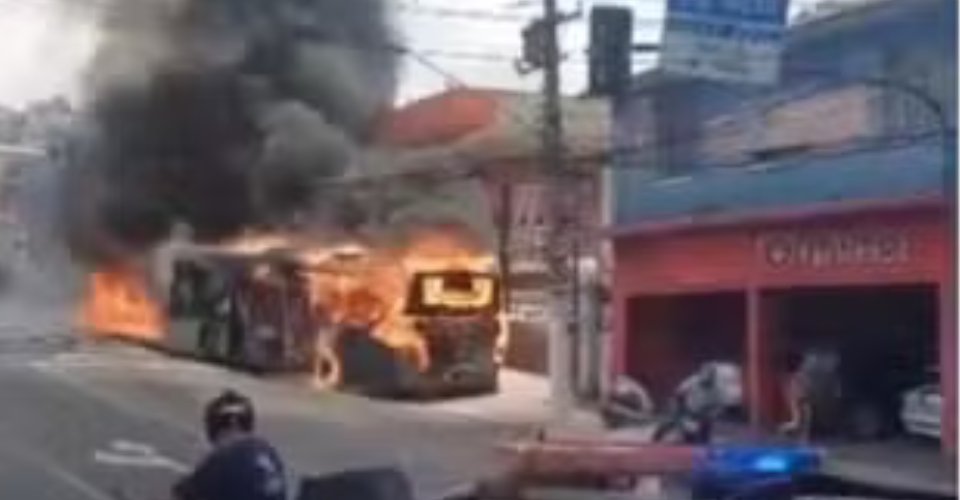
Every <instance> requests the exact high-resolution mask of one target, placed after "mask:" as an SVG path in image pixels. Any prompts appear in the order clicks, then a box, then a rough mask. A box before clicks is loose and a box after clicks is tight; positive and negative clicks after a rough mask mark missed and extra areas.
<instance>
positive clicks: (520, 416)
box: [427, 370, 957, 494]
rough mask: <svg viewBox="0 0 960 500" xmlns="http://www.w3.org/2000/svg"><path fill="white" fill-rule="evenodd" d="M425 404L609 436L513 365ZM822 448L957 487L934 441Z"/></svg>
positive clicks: (872, 473) (902, 476) (885, 479)
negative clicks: (486, 388)
mask: <svg viewBox="0 0 960 500" xmlns="http://www.w3.org/2000/svg"><path fill="white" fill-rule="evenodd" d="M427 405H428V407H429V408H430V409H431V410H437V411H442V412H448V413H450V414H452V415H456V416H458V417H464V418H471V419H478V420H484V421H489V422H495V423H498V424H507V425H517V426H530V427H537V428H542V429H545V430H546V431H547V433H548V434H549V435H552V436H557V437H579V438H593V437H597V438H599V437H602V436H607V437H611V433H610V432H609V431H606V430H605V429H604V428H603V425H602V423H601V422H600V419H599V418H598V417H597V416H596V414H595V413H594V412H593V411H591V410H588V409H573V410H571V411H569V412H567V413H566V415H563V416H559V415H558V414H557V412H556V411H555V408H554V407H553V406H552V405H551V404H550V386H549V381H548V380H547V378H546V377H543V376H537V375H531V374H526V373H522V372H516V371H511V370H504V371H503V372H502V374H501V390H500V391H499V392H498V393H497V394H491V395H487V396H481V397H475V398H466V399H457V400H451V401H440V402H436V403H427ZM719 432H720V434H721V435H720V436H719V437H718V440H719V441H721V442H723V441H726V442H733V443H738V442H739V443H768V444H777V443H779V444H787V443H785V442H784V441H783V440H782V439H778V438H776V437H774V436H770V435H756V434H755V433H752V432H750V431H749V429H747V428H746V427H744V426H742V425H736V426H724V427H723V428H722V429H721V430H719ZM621 433H622V434H623V436H624V437H625V438H627V439H637V440H640V441H643V440H644V437H645V436H644V433H643V431H642V430H639V431H638V430H637V429H632V430H625V431H621ZM615 434H616V433H615ZM815 446H816V445H815ZM823 448H824V449H825V450H826V452H827V460H826V464H825V468H826V470H827V471H829V472H832V473H834V474H836V475H838V476H840V477H844V478H847V479H851V480H861V481H866V482H870V483H873V484H881V485H889V486H899V487H904V488H918V489H925V490H928V491H931V492H939V493H947V494H952V493H954V492H956V491H957V477H956V473H955V471H956V462H955V461H952V460H950V459H948V458H946V457H944V456H943V455H942V454H941V453H940V451H939V449H938V448H937V446H936V444H935V443H926V442H922V441H919V440H910V439H899V440H890V441H883V442H864V443H843V444H828V445H825V446H823Z"/></svg>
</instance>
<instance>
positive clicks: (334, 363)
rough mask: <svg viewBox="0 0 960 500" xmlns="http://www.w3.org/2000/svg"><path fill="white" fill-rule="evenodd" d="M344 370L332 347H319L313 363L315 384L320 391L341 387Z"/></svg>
mask: <svg viewBox="0 0 960 500" xmlns="http://www.w3.org/2000/svg"><path fill="white" fill-rule="evenodd" d="M341 376H342V370H341V366H340V359H339V358H338V357H337V354H336V353H335V352H333V349H332V348H331V347H330V346H327V345H322V346H318V347H317V353H316V357H315V358H314V361H313V383H314V385H315V386H316V387H317V388H319V389H324V390H327V389H333V388H335V387H337V386H338V385H340V379H341Z"/></svg>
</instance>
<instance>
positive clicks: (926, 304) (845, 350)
mask: <svg viewBox="0 0 960 500" xmlns="http://www.w3.org/2000/svg"><path fill="white" fill-rule="evenodd" d="M778 295H779V299H780V300H779V302H780V304H781V316H780V317H781V324H780V325H779V329H780V331H781V352H782V354H783V355H784V356H785V357H786V361H787V365H786V366H789V365H795V364H796V362H797V358H799V357H800V355H801V354H802V353H803V352H805V351H808V350H810V349H814V348H816V349H829V350H832V351H834V352H836V353H837V354H838V355H839V358H840V370H839V374H840V383H841V385H842V401H841V402H840V403H841V407H842V411H841V412H838V416H837V419H838V420H837V421H836V422H833V424H832V425H833V428H832V429H831V430H833V431H834V432H837V433H841V434H845V435H850V434H852V435H854V436H856V437H861V438H873V437H881V436H888V435H890V434H894V433H898V432H901V431H903V425H902V422H901V413H902V409H903V408H902V400H903V396H904V394H905V393H906V392H909V391H911V390H914V389H916V388H918V387H920V386H922V385H924V384H933V385H934V386H935V385H936V381H935V380H930V378H931V377H935V376H936V375H935V373H936V372H935V367H936V366H937V362H938V360H937V331H938V330H937V326H938V325H937V294H936V288H935V287H934V286H895V287H894V286H891V287H843V288H824V289H804V290H797V291H789V292H782V294H778ZM934 413H935V412H934Z"/></svg>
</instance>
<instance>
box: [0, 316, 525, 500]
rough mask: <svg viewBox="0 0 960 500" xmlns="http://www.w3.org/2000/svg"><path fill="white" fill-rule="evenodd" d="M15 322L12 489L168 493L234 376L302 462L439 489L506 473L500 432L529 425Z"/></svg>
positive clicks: (8, 482) (8, 494) (6, 401)
mask: <svg viewBox="0 0 960 500" xmlns="http://www.w3.org/2000/svg"><path fill="white" fill-rule="evenodd" d="M0 312H2V311H0ZM0 326H4V325H0ZM7 326H8V328H0V401H3V403H2V410H0V415H2V417H0V497H2V498H30V499H31V500H47V499H49V500H69V499H77V500H107V499H110V500H114V499H117V498H129V499H137V500H141V499H142V500H153V499H157V500H160V499H165V498H168V495H167V492H168V489H169V486H170V484H171V483H172V482H173V481H174V480H175V478H176V477H177V476H178V475H179V474H181V473H182V472H183V471H185V470H187V468H188V467H189V466H190V465H191V464H193V463H194V462H195V461H196V460H197V459H198V458H199V457H200V456H202V454H203V452H204V446H205V443H204V441H203V439H202V437H201V434H200V432H201V430H200V411H201V408H202V405H203V403H204V402H205V401H206V400H208V399H209V398H210V397H212V396H214V395H216V394H217V393H219V392H220V391H221V390H222V389H224V388H228V387H230V388H234V389H237V390H239V391H242V392H243V393H245V394H247V395H249V396H250V397H251V398H252V399H253V400H254V402H255V404H257V406H258V410H259V414H258V418H259V427H260V429H261V430H262V433H263V434H265V435H266V436H267V437H268V438H269V439H270V440H272V441H273V442H274V443H275V444H276V445H277V447H278V448H279V449H280V451H281V453H282V454H283V456H284V457H285V459H286V460H287V463H288V466H289V467H290V468H291V469H292V470H291V472H292V473H293V474H296V475H302V474H319V473H325V472H332V471H338V470H343V469H347V468H352V467H365V466H385V465H387V466H391V465H392V466H399V467H401V468H402V469H403V470H404V471H405V472H406V473H408V474H409V475H410V477H411V479H412V480H413V482H414V486H415V488H416V490H417V493H418V497H419V498H425V499H427V498H434V497H436V496H439V495H441V494H442V493H443V492H445V491H448V490H449V489H451V488H454V487H456V486H459V485H462V484H463V483H464V482H466V481H470V480H472V479H475V478H477V477H479V476H480V475H481V474H484V473H487V472H490V471H492V470H493V469H492V467H494V460H492V455H493V453H494V450H493V444H494V443H496V442H498V440H501V439H508V438H510V437H511V436H517V435H519V434H520V433H523V432H529V427H528V426H526V425H520V424H518V423H517V422H518V420H517V419H507V421H502V420H501V421H497V420H495V419H486V418H483V415H482V414H481V413H477V412H473V413H472V414H470V413H464V411H462V410H463V409H464V408H465V405H467V406H469V405H468V404H467V403H464V402H453V403H439V404H433V405H431V404H428V405H416V404H412V403H397V402H389V401H371V400H367V399H363V398H358V397H354V396H350V395H344V394H336V393H320V392H317V391H315V390H312V389H310V388H309V387H308V386H307V385H306V384H302V383H292V382H294V381H289V380H287V381H278V380H267V379H258V378H255V377H251V376H248V375H244V374H239V373H233V372H229V371H226V370H223V369H220V368H216V367H210V366H205V365H201V364H197V363H193V362H189V361H183V360H176V359H170V358H166V357H164V356H162V355H159V354H156V353H153V352H149V351H146V350H142V349H138V348H133V347H129V346H123V345H115V344H114V345H104V344H101V345H89V344H80V345H76V346H72V347H71V346H70V339H71V337H70V336H69V334H68V333H58V332H39V331H37V329H26V330H24V329H22V327H21V329H18V328H14V327H9V325H7ZM14 494H15V495H14Z"/></svg>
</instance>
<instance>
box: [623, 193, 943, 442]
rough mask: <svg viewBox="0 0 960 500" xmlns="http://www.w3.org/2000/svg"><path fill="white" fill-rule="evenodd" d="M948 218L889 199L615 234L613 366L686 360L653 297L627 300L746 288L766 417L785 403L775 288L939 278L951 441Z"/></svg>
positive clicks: (751, 375)
mask: <svg viewBox="0 0 960 500" xmlns="http://www.w3.org/2000/svg"><path fill="white" fill-rule="evenodd" d="M947 219H948V218H947V214H946V212H945V210H944V208H943V207H942V206H936V205H931V206H929V207H914V208H903V207H899V208H893V207H891V208H890V209H889V210H877V209H876V208H874V209H871V210H865V211H860V212H850V213H846V214H836V213H834V214H831V213H820V214H817V213H809V214H804V215H803V216H802V217H801V216H797V217H793V218H779V219H769V220H755V221H741V222H740V223H739V224H734V225H726V226H717V227H701V228H692V227H677V228H673V229H672V230H670V231H663V232H656V231H651V232H646V233H639V234H633V235H631V236H624V237H622V238H618V239H616V240H615V242H614V252H615V256H616V264H617V267H616V272H615V273H614V293H613V296H614V310H615V311H616V313H615V314H616V320H615V325H616V330H615V332H614V336H613V346H612V350H613V352H614V353H615V357H614V360H613V361H614V365H613V366H614V370H615V372H616V373H631V372H633V371H636V370H637V367H638V366H643V367H644V370H647V372H649V370H653V372H655V373H657V374H666V375H670V376H675V375H676V374H677V370H678V369H679V368H678V367H680V366H687V365H689V364H690V363H689V362H690V359H689V353H678V352H677V351H676V346H672V347H671V345H672V344H671V345H668V344H665V343H664V342H665V341H664V340H663V338H662V336H660V337H658V336H657V335H656V334H655V333H656V331H657V329H658V328H660V325H662V323H663V314H666V313H667V311H666V310H664V309H662V308H660V309H652V310H651V309H650V308H647V309H643V310H642V311H643V314H641V315H640V316H637V314H638V313H637V311H636V309H635V308H634V307H632V306H631V302H632V301H635V300H637V299H643V298H664V297H679V296H691V295H703V294H707V293H713V294H715V293H719V292H734V293H742V294H743V295H744V296H746V298H747V300H746V302H747V321H746V328H745V329H744V331H743V332H741V335H742V337H741V341H742V344H743V345H744V346H745V348H744V359H746V365H747V373H748V380H747V383H748V387H749V391H748V392H749V395H750V398H749V399H750V401H751V410H752V414H753V415H754V417H755V420H756V421H757V422H764V423H768V424H769V423H770V422H772V420H773V417H772V416H771V415H774V414H775V413H776V411H777V410H776V409H775V408H776V407H777V406H778V403H777V396H776V394H777V391H776V389H775V385H776V384H777V376H776V373H777V372H778V371H779V370H781V369H782V367H777V366H776V361H775V360H773V359H772V358H771V356H773V355H772V354H771V353H772V351H773V350H774V349H775V346H776V342H777V341H776V340H775V338H776V336H777V335H778V334H777V333H776V326H775V324H776V322H777V320H776V304H775V302H774V301H772V300H768V299H770V297H772V296H773V295H775V292H783V291H796V290H802V289H810V288H824V287H852V286H891V285H918V284H923V285H932V286H934V287H936V290H937V291H938V294H939V297H940V302H939V304H938V308H939V311H940V312H939V316H940V326H939V334H938V339H939V340H938V343H939V357H940V370H941V373H942V374H943V376H942V384H943V390H944V397H945V399H946V405H945V413H944V420H943V422H944V425H945V428H946V429H945V436H944V443H945V445H946V446H947V447H948V448H951V447H952V446H953V445H952V444H951V443H953V440H954V437H955V436H956V398H955V396H956V394H955V392H956V375H957V368H956V335H957V332H956V325H955V324H954V321H953V320H952V319H951V317H952V314H953V311H955V305H952V304H953V302H951V300H953V299H952V298H951V297H952V295H951V294H952V287H951V286H950V285H951V281H952V279H953V276H954V275H955V274H954V272H955V271H954V270H955V263H954V262H953V260H952V255H951V253H950V244H949V242H948V238H950V236H949V232H948V231H947ZM676 304H678V303H677V302H673V303H672V306H674V307H676ZM674 314H676V313H674ZM682 314H695V311H694V310H693V309H689V310H686V311H684V312H683V313H682ZM644 332H646V334H647V335H644ZM637 335H643V339H642V341H639V342H638V340H637ZM631 339H633V340H631ZM671 349H672V350H671ZM648 364H649V366H647V365H648Z"/></svg>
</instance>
